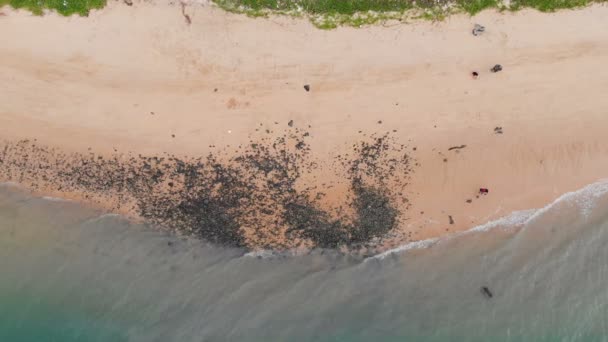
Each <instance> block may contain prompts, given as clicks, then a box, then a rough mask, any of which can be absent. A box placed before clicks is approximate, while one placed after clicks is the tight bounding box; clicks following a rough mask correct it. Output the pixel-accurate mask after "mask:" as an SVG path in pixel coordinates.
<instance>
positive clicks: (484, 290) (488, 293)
mask: <svg viewBox="0 0 608 342" xmlns="http://www.w3.org/2000/svg"><path fill="white" fill-rule="evenodd" d="M481 293H482V294H483V295H484V296H485V297H486V298H488V299H490V298H492V297H494V294H492V291H490V289H489V288H488V287H487V286H482V287H481Z"/></svg>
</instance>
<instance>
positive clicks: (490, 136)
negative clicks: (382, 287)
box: [0, 3, 608, 248]
mask: <svg viewBox="0 0 608 342" xmlns="http://www.w3.org/2000/svg"><path fill="white" fill-rule="evenodd" d="M2 11H3V12H4V13H6V14H7V15H6V16H3V17H1V18H0V27H1V28H2V30H0V39H1V40H2V42H3V44H2V45H1V46H0V80H1V81H2V82H0V94H2V101H1V102H0V137H2V138H3V139H4V141H5V142H4V143H3V146H2V149H4V147H6V146H10V147H11V151H13V152H12V154H11V157H10V158H7V157H6V155H5V157H4V158H3V160H4V164H3V166H2V170H3V171H2V172H0V173H1V175H0V176H1V179H0V180H1V181H7V180H10V181H16V182H20V183H21V184H23V185H25V186H26V187H28V188H30V189H33V190H35V191H37V192H38V193H40V194H52V195H54V196H60V197H69V198H74V199H78V200H83V201H85V202H87V203H91V204H93V205H96V206H101V207H103V208H104V209H107V210H112V211H117V212H120V213H123V214H128V215H130V216H132V217H134V218H138V217H139V218H148V219H149V218H150V217H149V216H148V217H147V216H146V215H144V214H143V211H142V205H141V204H142V203H143V202H142V199H148V200H149V199H150V198H149V195H150V193H146V192H145V191H142V189H138V190H137V191H136V192H138V193H143V194H146V196H143V195H142V196H140V197H137V196H134V195H133V193H134V192H133V191H131V192H128V193H125V192H124V190H125V188H126V187H127V186H126V185H121V188H119V189H116V188H115V187H112V186H109V187H103V186H100V185H98V184H96V182H97V181H100V180H101V183H102V184H105V183H107V182H106V181H107V179H106V178H103V177H99V176H96V173H95V172H97V171H98V170H99V166H98V165H99V164H100V163H101V162H100V161H106V160H109V161H113V160H116V162H113V163H110V164H111V165H113V166H112V169H111V170H114V171H112V172H114V173H111V175H112V178H111V179H113V180H114V181H115V182H117V183H120V184H127V183H128V182H126V181H125V179H128V177H127V176H125V174H120V176H118V175H117V174H116V173H115V172H121V171H122V170H123V169H121V168H124V169H126V170H131V169H132V168H135V169H136V171H137V172H136V173H137V174H138V179H140V180H146V179H148V178H149V177H148V178H146V173H145V172H149V170H150V169H154V167H150V169H148V168H146V170H147V171H145V172H143V171H142V170H143V169H141V167H144V166H142V165H145V163H144V160H145V161H146V162H148V163H150V162H149V161H148V159H147V158H154V157H157V158H163V157H164V158H166V160H168V159H169V158H173V160H171V166H170V168H171V170H173V171H175V170H177V169H178V166H176V164H175V163H176V162H175V160H176V159H179V160H181V161H186V160H187V161H193V160H196V159H197V158H202V159H206V158H208V156H209V153H211V154H212V155H213V156H214V158H217V159H220V160H222V161H223V163H221V165H224V166H226V165H234V164H231V163H235V162H237V161H236V159H237V158H239V156H241V157H242V156H243V155H245V156H247V155H249V156H251V155H252V153H254V152H252V149H251V144H256V143H258V142H260V141H265V143H264V144H262V145H263V146H266V147H268V148H270V149H271V150H273V149H272V148H273V144H275V143H276V139H280V138H281V137H284V136H289V135H290V134H296V137H295V138H293V139H291V140H289V139H288V140H289V142H288V143H287V145H289V146H290V147H289V148H290V149H291V151H292V152H294V149H293V148H295V146H296V145H297V141H299V140H298V139H304V141H305V144H306V150H307V151H308V152H307V155H306V157H305V158H300V159H297V163H293V164H289V163H287V164H283V165H296V164H297V165H301V166H300V167H302V168H301V169H300V170H306V172H301V173H300V174H298V180H297V182H295V183H294V184H291V183H290V182H289V181H288V182H287V183H288V184H287V185H288V186H287V189H291V188H290V187H291V186H292V185H293V187H294V188H295V189H296V190H295V191H296V193H297V194H304V197H298V198H299V199H301V198H307V199H308V200H310V199H311V198H312V199H315V198H317V194H318V193H319V192H323V193H324V196H320V197H319V198H318V199H316V200H315V201H316V202H315V203H313V204H314V205H313V206H312V207H313V208H316V209H322V210H323V211H327V212H328V215H329V216H327V217H330V218H327V217H326V216H324V214H323V215H320V216H319V215H317V214H319V213H317V214H316V215H314V216H315V217H316V219H318V218H319V217H322V218H323V217H325V218H324V219H323V220H325V221H323V222H322V223H323V224H328V223H332V222H335V218H336V217H346V218H347V219H345V220H344V222H345V223H344V224H346V225H349V224H352V222H353V221H357V220H358V219H357V218H359V219H360V218H361V217H362V216H361V215H359V216H357V205H356V201H355V200H353V194H354V192H356V191H353V182H352V180H353V179H357V177H358V176H355V177H353V175H352V174H349V173H348V170H349V166H350V165H352V164H353V161H356V160H359V158H360V157H361V153H360V151H358V152H357V151H355V150H356V147H357V146H361V144H362V143H364V144H365V143H373V142H374V141H375V140H374V139H375V138H371V136H372V135H375V137H382V136H384V135H385V134H389V136H390V139H389V140H390V146H391V147H390V148H387V149H390V150H392V149H393V148H396V149H398V150H399V153H397V154H398V155H399V156H400V157H403V156H404V155H407V160H408V161H409V162H410V163H408V164H407V165H406V164H399V165H400V167H401V168H396V169H393V173H392V174H391V176H390V177H388V178H389V179H387V180H385V177H383V176H373V175H372V177H369V176H362V174H359V175H360V176H361V177H364V178H365V181H366V183H365V184H367V185H368V186H370V187H371V188H374V189H380V190H383V191H380V193H386V194H387V196H388V197H387V198H390V208H395V210H397V211H398V212H399V215H398V216H399V219H398V222H397V221H395V222H396V223H395V227H391V228H394V229H391V231H390V233H389V234H388V235H382V236H384V239H383V240H382V241H381V242H378V241H376V240H374V243H375V244H381V245H383V246H384V247H392V246H395V245H399V244H402V243H404V242H406V241H411V240H416V239H424V238H429V237H434V236H438V235H442V234H446V233H451V232H455V231H460V230H464V229H468V228H470V227H472V226H474V225H477V224H481V223H483V222H486V221H488V220H490V219H493V218H497V217H499V216H503V215H506V214H508V213H510V212H512V211H514V210H520V209H528V208H535V207H541V206H542V205H544V204H546V203H549V202H551V201H552V200H553V199H554V198H556V197H558V196H559V195H560V194H562V193H564V192H567V191H572V190H574V189H577V188H580V187H582V186H583V185H585V184H588V183H591V182H593V181H595V180H597V179H600V178H604V177H605V176H606V170H608V144H607V143H608V141H607V140H608V138H607V137H606V135H605V132H606V129H608V122H607V120H606V118H605V113H607V112H608V99H607V98H606V97H605V96H604V93H605V92H606V90H608V82H607V80H608V70H607V69H606V68H605V67H604V66H603V64H604V62H605V60H606V58H607V57H608V56H607V55H608V40H606V39H605V38H606V36H605V32H607V30H608V20H606V18H607V17H608V8H606V7H605V6H592V7H590V8H585V9H581V10H576V11H564V12H558V13H555V14H541V13H537V12H534V11H522V12H518V13H515V14H497V13H493V12H483V13H481V14H480V15H478V16H476V17H474V18H469V17H465V16H454V17H451V18H449V19H448V20H447V21H446V22H442V23H428V22H415V23H408V24H403V25H387V26H388V27H370V28H362V29H353V28H339V29H337V30H333V31H321V30H318V29H315V28H314V27H312V26H311V25H310V24H309V23H308V22H306V21H303V20H293V19H289V18H283V17H279V18H271V19H268V20H263V19H252V18H247V17H245V16H240V15H234V14H229V13H225V12H223V11H221V10H219V9H215V8H213V7H211V6H205V7H194V6H189V7H187V11H188V13H189V15H190V17H191V20H192V23H191V24H190V25H188V24H186V23H185V22H184V18H183V16H182V14H181V8H179V6H170V5H165V4H161V3H157V4H136V5H134V6H133V7H127V6H122V5H118V4H111V5H110V6H109V7H108V8H107V9H105V10H103V11H101V12H96V13H93V14H92V15H91V16H90V17H88V18H76V17H73V18H67V19H66V18H60V17H58V16H56V15H53V14H50V15H47V16H44V17H34V16H31V15H30V14H27V13H25V12H14V11H10V10H8V9H3V10H2ZM474 23H481V24H483V25H485V26H486V32H485V33H484V34H483V35H482V36H479V37H474V36H472V35H471V34H470V29H471V28H472V26H473V24H474ZM58 47H61V48H58ZM496 63H499V64H501V65H502V66H503V68H504V70H503V71H501V72H499V73H496V74H494V73H490V72H489V69H490V68H491V67H492V66H493V65H494V64H496ZM472 71H478V72H479V73H480V77H479V78H478V79H476V80H474V79H472V78H471V77H470V73H471V72H472ZM306 84H309V85H310V91H306V90H305V89H304V85H306ZM291 120H293V123H292V125H289V122H290V121H291ZM496 127H502V134H498V133H496V132H495V128H496ZM296 130H298V132H296ZM305 133H306V134H308V135H307V136H306V137H304V136H303V135H304V134H305ZM24 139H29V142H28V143H24V142H21V143H19V141H23V140H24ZM387 141H388V140H387ZM19 144H21V145H27V148H26V149H23V146H21V145H19ZM32 144H33V145H35V148H34V147H32V146H31V145H32ZM353 145H354V146H353ZM462 145H466V146H465V147H463V148H459V149H451V150H450V148H451V147H459V146H462ZM15 146H21V147H20V148H17V149H15ZM32 148H34V150H35V151H38V153H39V154H36V153H34V150H32ZM39 148H40V149H42V150H38V149H39ZM19 151H21V152H19ZM49 151H53V152H49ZM247 151H248V152H247ZM273 151H274V152H273V153H275V152H277V153H279V155H278V157H279V158H280V153H281V149H280V148H279V149H274V150H273ZM17 152H18V153H17ZM295 152H297V151H295ZM57 154H60V155H62V156H63V157H62V160H64V161H66V162H64V163H62V164H61V166H58V164H57V163H56V162H55V160H56V159H57V158H56V157H55V156H56V155H57ZM25 155H27V156H28V158H24V156H25ZM140 155H141V156H140ZM254 155H255V153H254ZM99 157H102V159H99ZM275 157H277V155H275ZM83 158H84V159H85V160H91V159H92V160H95V161H96V162H94V163H93V162H91V163H93V164H90V165H96V166H95V167H94V168H93V169H92V170H93V171H95V172H93V171H91V170H89V171H87V172H88V173H86V177H85V178H83V179H84V180H88V181H87V182H88V183H87V182H84V180H83V179H81V180H80V181H79V182H77V184H78V186H72V187H66V185H69V184H74V181H75V180H78V179H80V178H78V177H76V178H75V177H73V175H74V174H75V173H74V170H75V169H74V167H75V166H76V165H80V167H79V168H76V170H80V171H82V170H84V169H83V167H82V160H83ZM133 158H135V160H133ZM142 158H145V159H142ZM298 158H299V157H298ZM383 158H386V159H383V160H384V161H389V160H391V159H394V158H392V157H390V156H389V155H388V154H387V155H385V156H384V157H383ZM45 159H46V160H51V162H43V163H42V164H44V165H46V166H48V168H47V169H45V170H47V171H49V172H50V173H48V174H47V173H46V172H40V171H34V170H40V161H41V160H42V161H43V160H45ZM254 159H255V158H254ZM256 160H258V159H256ZM266 160H267V159H266ZM24 161H25V162H24ZM224 162H226V163H227V164H226V163H224ZM15 163H17V164H15ZM20 163H21V164H20ZM75 163H76V164H75ZM78 163H79V164H78ZM101 164H103V165H106V166H105V167H108V166H107V164H105V163H101ZM8 165H11V166H10V167H9V166H8ZM205 165H207V163H205ZM211 165H213V163H211ZM304 165H305V167H304ZM376 166H378V168H377V169H376V170H379V172H380V174H383V173H384V172H388V171H390V170H391V167H390V165H389V163H377V164H376ZM62 167H63V168H62ZM65 167H67V168H65ZM116 167H118V170H119V171H116V170H115V168H116ZM70 170H71V171H72V173H71V174H70V172H69V171H70ZM104 170H106V171H107V169H104ZM256 170H257V171H260V170H261V168H260V167H259V166H256V167H254V168H253V169H249V171H247V172H248V173H247V175H253V176H255V175H260V174H263V173H264V172H261V173H260V172H254V171H256ZM59 171H61V172H59ZM292 171H293V169H292ZM91 172H92V173H91ZM168 174H172V173H171V172H169V173H168ZM43 175H46V179H44V177H43ZM49 175H50V176H49ZM58 175H62V176H58ZM70 175H72V177H70ZM239 175H241V174H239ZM267 176H268V175H267V174H264V177H261V178H256V180H253V181H252V183H251V184H257V185H256V189H258V190H260V191H261V192H262V193H265V194H266V195H268V193H267V191H266V190H265V189H266V188H265V186H267V185H268V183H267V180H268V179H267ZM291 176H293V174H291ZM291 176H288V177H286V178H281V179H283V180H289V179H292V178H290V177H291ZM62 177H63V178H62ZM180 177H181V176H180ZM265 177H266V178H265ZM271 177H274V176H272V175H271ZM81 178H82V177H81ZM117 178H120V179H121V181H120V182H118V181H117V180H116V179H117ZM159 179H160V178H159ZM180 179H182V178H180ZM273 179H274V178H273ZM91 180H96V181H95V182H92V181H91ZM160 180H161V181H159V182H158V184H156V185H155V187H154V189H155V192H152V193H151V194H159V193H169V194H170V196H169V198H171V199H173V200H174V201H173V202H171V203H172V204H171V205H170V206H169V207H165V208H169V209H172V210H173V209H175V208H177V207H178V205H179V203H181V202H180V201H179V200H177V199H176V197H175V196H176V195H175V193H179V192H178V191H173V192H172V191H168V190H167V189H168V188H167V186H168V182H170V180H169V179H168V178H162V179H160ZM182 180H183V179H182ZM260 180H261V181H260ZM385 181H386V182H385ZM83 182H84V183H86V184H84V183H83ZM163 182H164V183H163ZM259 182H266V183H264V184H265V185H263V186H262V185H260V184H259ZM382 182H384V184H382ZM93 183H95V184H93ZM83 184H84V185H83ZM221 184H224V183H221ZM226 184H227V183H226ZM394 184H399V185H400V186H404V187H403V189H401V188H396V187H394V186H393V185H394ZM406 184H407V186H405V185H406ZM138 185H140V184H139V183H138ZM480 187H485V188H489V190H490V193H489V194H488V195H487V196H479V198H478V197H477V190H478V189H479V188H480ZM66 189H67V190H66ZM143 189H146V188H143ZM306 189H313V190H311V191H308V192H307V191H306ZM148 190H149V189H148ZM389 190H393V191H392V192H391V191H389ZM156 191H158V192H156ZM214 191H217V189H215V188H214ZM286 193H288V194H290V196H292V195H293V194H294V192H293V191H291V190H289V191H287V192H286ZM214 194H215V193H214ZM268 196H270V195H268ZM296 197H297V196H296ZM163 198H165V199H166V197H163ZM217 198H221V196H220V197H217ZM155 199H156V200H159V198H158V197H155ZM283 199H284V198H283V197H281V196H278V195H277V196H276V197H275V198H273V199H271V201H274V202H273V203H277V204H279V207H280V208H279V209H277V210H278V212H280V213H284V212H285V204H286V203H287V202H289V201H283ZM290 199H292V197H290ZM468 200H470V202H469V201H468ZM138 201H139V202H138ZM144 202H145V201H144ZM254 202H255V201H254ZM380 202H382V201H380ZM138 203H139V204H140V205H139V206H138ZM149 203H156V202H153V201H152V202H149ZM163 203H166V202H163ZM260 203H266V202H263V201H262V202H260ZM290 203H291V202H290ZM220 204H221V205H223V206H229V204H230V203H228V202H221V203H220ZM256 205H257V206H259V204H256ZM340 205H342V206H343V207H344V208H342V212H343V213H344V212H345V213H344V214H343V215H342V214H340V213H338V212H340V210H339V209H340V208H339V207H340ZM372 207H374V206H372ZM143 208H145V206H143ZM179 208H180V210H186V208H185V207H184V206H182V207H179ZM291 208H292V209H293V207H291ZM380 208H385V207H384V206H383V205H380ZM258 209H259V210H260V212H261V208H258ZM274 214H276V213H271V214H269V216H268V217H265V218H264V217H260V215H258V214H255V215H254V216H255V217H256V219H259V220H261V221H256V222H258V223H260V222H265V223H268V222H271V223H276V219H275V218H274V217H275V216H274ZM297 216H298V217H304V216H306V215H303V214H302V213H301V212H298V215H297ZM389 216H390V215H389ZM160 217H162V215H161V216H160ZM189 217H190V219H193V218H192V216H189ZM450 217H451V218H450ZM376 218H378V217H376ZM385 218H386V217H385ZM194 219H196V218H194ZM223 219H226V217H224V218H223ZM239 220H241V219H238V220H236V221H238V222H242V221H239ZM264 220H266V221H264ZM388 220H389V221H390V222H393V221H392V219H390V218H389V219H388ZM153 221H154V222H155V223H159V224H165V225H166V224H167V222H161V221H162V220H159V216H155V218H154V219H153ZM177 222H179V220H177ZM378 222H380V223H381V222H388V221H382V220H379V221H378ZM450 222H453V223H452V224H451V223H450ZM181 223H184V222H181ZM185 223H186V224H188V222H185ZM300 223H301V222H300ZM305 223H306V224H305V226H307V227H306V228H302V229H300V231H299V233H297V234H296V235H297V236H289V235H288V234H286V231H287V230H289V226H291V227H293V226H298V224H295V223H293V222H292V223H291V224H287V225H286V223H285V222H283V221H281V222H278V223H276V224H274V225H262V226H264V227H273V228H272V229H266V230H264V229H258V227H256V228H253V229H251V230H252V231H255V232H258V233H259V232H260V231H262V230H264V232H263V233H261V237H259V238H255V237H254V236H253V235H252V234H244V235H245V237H244V238H245V240H246V241H248V242H245V243H244V244H245V245H246V246H248V247H252V248H257V247H281V248H282V247H296V246H302V247H310V246H314V245H319V244H318V243H317V244H315V243H313V242H311V237H310V236H311V235H307V236H308V237H306V236H304V235H301V234H303V233H302V231H305V232H307V231H308V229H307V228H309V227H308V226H310V225H311V223H315V224H318V223H319V221H318V220H317V221H310V220H308V221H306V220H305ZM300 226H301V225H300ZM361 226H362V225H361V224H360V225H359V226H358V227H359V231H360V230H361V229H360V227H361ZM247 231H250V230H247ZM311 234H313V235H314V234H315V232H314V231H312V232H311ZM254 235H255V234H254ZM338 235H339V234H338ZM372 235H373V234H372ZM205 237H206V238H210V236H205ZM334 238H335V236H334ZM349 239H352V236H350V237H349ZM212 240H213V239H212ZM233 240H234V239H233ZM218 241H220V242H221V239H220V240H218ZM230 241H232V240H230ZM338 241H340V238H338ZM349 241H350V240H349Z"/></svg>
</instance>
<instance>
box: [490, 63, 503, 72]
mask: <svg viewBox="0 0 608 342" xmlns="http://www.w3.org/2000/svg"><path fill="white" fill-rule="evenodd" d="M490 71H491V72H499V71H502V65H500V64H496V65H495V66H493V67H492V69H490Z"/></svg>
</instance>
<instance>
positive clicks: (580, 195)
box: [365, 179, 608, 261]
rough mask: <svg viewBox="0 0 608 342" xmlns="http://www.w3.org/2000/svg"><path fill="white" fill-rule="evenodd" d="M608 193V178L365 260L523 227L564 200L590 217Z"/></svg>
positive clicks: (380, 258)
mask: <svg viewBox="0 0 608 342" xmlns="http://www.w3.org/2000/svg"><path fill="white" fill-rule="evenodd" d="M607 193H608V179H603V180H600V181H598V182H596V183H592V184H590V185H587V186H585V187H584V188H582V189H579V190H576V191H572V192H567V193H565V194H563V195H561V196H560V197H558V198H557V199H556V200H555V201H553V202H551V203H550V204H548V205H546V206H544V207H543V208H540V209H528V210H520V211H515V212H513V213H511V214H509V215H507V216H504V217H501V218H499V219H497V220H493V221H489V222H487V223H484V224H482V225H479V226H476V227H473V228H471V229H468V230H465V231H462V232H458V233H455V234H450V235H445V236H442V237H441V238H435V239H427V240H420V241H414V242H409V243H407V244H405V245H402V246H399V247H396V248H393V249H389V250H387V251H385V252H383V253H380V254H377V255H374V256H372V257H369V258H366V259H365V261H367V260H369V259H379V260H382V259H384V258H386V257H387V256H389V255H392V254H396V253H397V254H399V253H403V252H406V251H408V250H412V249H423V248H429V247H431V246H433V245H435V244H437V243H439V242H441V241H445V240H448V239H453V238H455V237H457V236H461V235H465V234H470V233H474V232H487V231H489V230H492V229H495V228H498V227H502V228H507V229H508V228H515V227H521V226H524V225H526V224H529V223H530V222H533V221H534V220H536V219H537V218H539V217H542V215H544V214H545V213H547V212H548V211H550V210H551V209H552V208H554V207H555V206H556V205H558V204H560V203H563V202H571V203H573V204H575V205H577V206H578V207H579V209H580V211H581V214H582V215H583V216H584V217H588V215H589V214H590V213H591V211H592V210H593V209H594V208H595V206H596V203H597V200H598V199H599V198H600V197H602V196H603V195H605V194H607Z"/></svg>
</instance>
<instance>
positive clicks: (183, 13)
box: [182, 2, 192, 25]
mask: <svg viewBox="0 0 608 342" xmlns="http://www.w3.org/2000/svg"><path fill="white" fill-rule="evenodd" d="M182 15H183V16H184V19H185V20H186V24H188V25H190V24H192V19H190V16H189V15H188V14H186V3H184V2H182Z"/></svg>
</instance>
